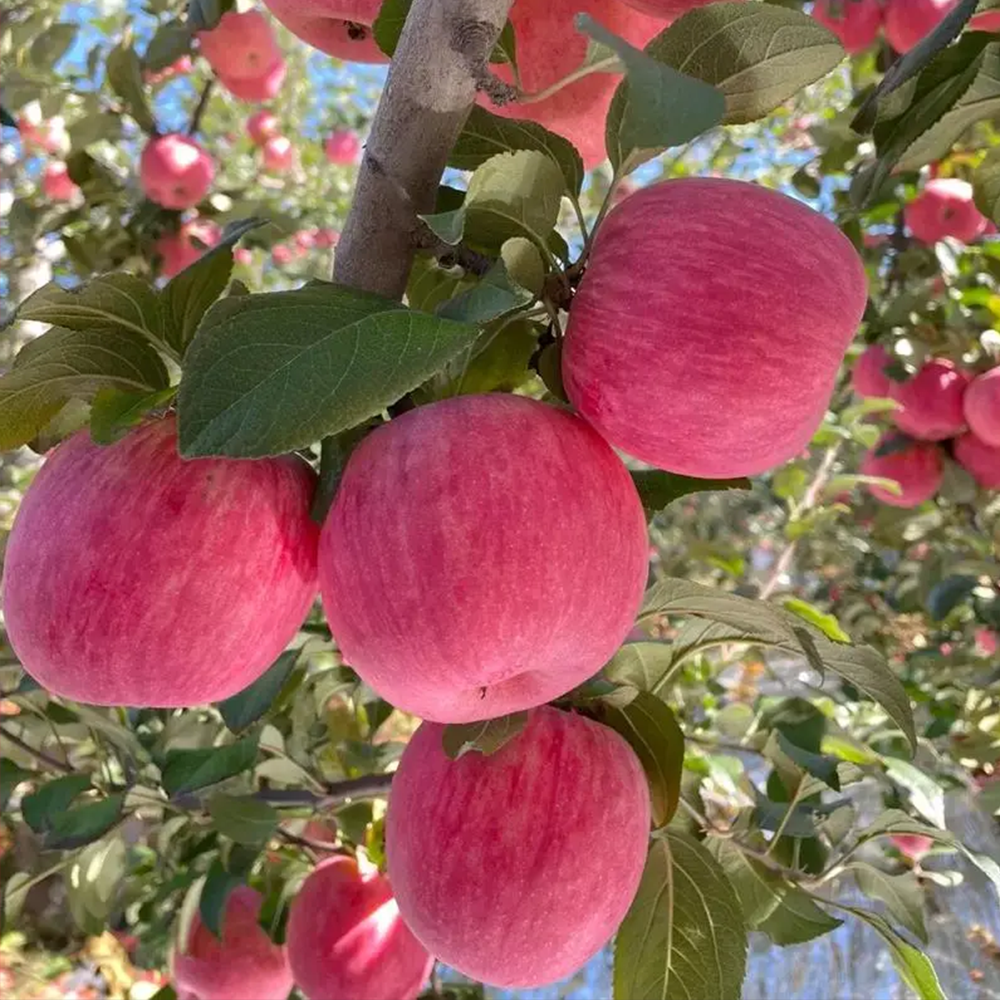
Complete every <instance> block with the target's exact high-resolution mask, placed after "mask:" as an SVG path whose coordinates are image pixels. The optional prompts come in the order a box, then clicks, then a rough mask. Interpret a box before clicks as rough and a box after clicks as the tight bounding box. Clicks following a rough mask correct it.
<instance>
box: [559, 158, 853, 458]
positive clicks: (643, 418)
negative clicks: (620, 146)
mask: <svg viewBox="0 0 1000 1000" xmlns="http://www.w3.org/2000/svg"><path fill="white" fill-rule="evenodd" d="M804 289H808V290H809V292H808V294H803V290H804ZM866 295H867V287H866V279H865V272H864V267H863V266H862V264H861V261H860V259H859V257H858V255H857V252H856V251H855V249H854V247H853V246H852V245H851V243H850V241H849V240H848V239H847V237H845V236H844V235H843V233H841V232H840V230H839V229H837V227H836V226H834V224H833V223H832V222H830V220H829V219H827V218H825V217H824V216H822V215H820V214H819V213H818V212H814V211H813V210H812V209H811V208H808V207H807V206H806V205H803V204H802V203H801V202H798V201H795V200H793V199H792V198H789V197H787V196H786V195H783V194H779V193H778V192H776V191H770V190H767V189H766V188H762V187H758V186H757V185H755V184H747V183H744V182H742V181H732V180H715V179H711V178H697V179H695V178H692V179H686V180H676V181H667V182H665V183H661V184H654V185H652V186H651V187H647V188H643V189H642V190H641V191H637V192H636V193H635V194H633V195H631V196H630V197H628V198H626V199H625V200H624V201H623V202H622V203H621V204H620V205H618V206H617V207H616V208H614V209H612V211H611V212H610V213H609V215H608V216H607V218H606V219H605V220H604V222H603V223H602V225H601V227H600V228H599V229H598V231H597V237H596V239H595V242H594V247H593V251H592V253H591V255H590V259H589V263H588V266H587V272H586V274H585V275H584V277H583V280H582V282H581V283H580V286H579V288H578V290H577V292H576V295H575V296H574V298H573V303H572V305H571V306H570V310H569V324H568V327H567V330H566V338H565V341H564V344H563V356H562V375H563V383H564V384H565V386H566V391H567V393H568V394H569V398H570V400H571V401H572V402H573V405H574V406H575V407H576V408H577V410H579V412H580V413H581V414H582V415H583V416H584V417H586V418H587V420H589V421H590V422H591V423H592V424H593V425H594V426H595V427H596V428H597V429H598V430H599V431H600V432H601V433H602V434H603V435H604V436H605V437H606V438H607V439H608V440H609V441H610V442H611V443H612V444H613V445H614V446H615V447H616V448H621V449H622V450H623V451H625V452H627V453H628V454H630V455H633V456H635V457H636V458H639V459H641V460H642V461H644V462H647V463H649V464H650V465H655V466H657V467H658V468H661V469H667V470H669V471H671V472H678V473H683V474H684V475H688V476H700V477H703V478H729V477H733V476H745V475H754V474H755V473H759V472H763V471H765V470H766V469H770V468H773V467H774V466H776V465H780V464H781V463H782V462H785V461H787V460H789V459H790V458H793V457H795V456H796V455H798V454H799V453H800V452H801V451H802V449H803V448H804V447H805V446H806V444H807V443H808V442H809V439H810V438H811V437H812V435H813V433H814V432H815V430H816V428H817V427H818V426H819V424H820V421H821V420H822V419H823V414H824V413H825V412H826V405H827V402H828V400H829V398H830V394H831V392H832V391H833V386H834V382H835V380H836V377H837V372H838V370H839V368H840V363H841V361H842V360H843V357H844V352H845V351H846V350H847V347H848V345H849V344H850V342H851V339H852V337H853V336H854V333H855V331H856V330H857V327H858V322H859V321H860V319H861V315H862V313H863V312H864V308H865V301H866Z"/></svg>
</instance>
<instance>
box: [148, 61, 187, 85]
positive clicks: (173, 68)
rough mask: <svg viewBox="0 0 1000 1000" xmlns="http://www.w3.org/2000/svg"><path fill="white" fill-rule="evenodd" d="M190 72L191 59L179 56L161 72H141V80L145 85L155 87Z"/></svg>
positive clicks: (149, 70)
mask: <svg viewBox="0 0 1000 1000" xmlns="http://www.w3.org/2000/svg"><path fill="white" fill-rule="evenodd" d="M190 72H191V57H190V56H179V57H178V58H177V59H175V60H174V61H173V62H172V63H171V64H170V65H169V66H164V67H163V69H161V70H151V69H147V70H143V73H142V78H143V80H145V82H146V83H149V84H153V85H156V84H158V83H165V82H166V81H167V80H172V79H173V78H174V77H175V76H184V75H185V74H187V73H190Z"/></svg>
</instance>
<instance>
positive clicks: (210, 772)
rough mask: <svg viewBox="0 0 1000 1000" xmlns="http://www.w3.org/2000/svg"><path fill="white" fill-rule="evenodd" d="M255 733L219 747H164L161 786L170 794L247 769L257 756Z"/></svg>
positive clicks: (193, 788) (217, 780)
mask: <svg viewBox="0 0 1000 1000" xmlns="http://www.w3.org/2000/svg"><path fill="white" fill-rule="evenodd" d="M258 738H259V737H258V734H256V733H254V734H253V735H250V736H244V737H243V738H242V739H239V740H236V741H235V742H233V743H228V744H226V745H225V746H221V747H207V748H204V749H200V750H168V751H167V760H166V763H165V764H164V766H163V778H162V781H163V788H164V790H165V791H166V793H167V795H169V796H170V797H171V798H174V797H175V796H177V795H183V794H184V793H185V792H193V791H196V790H197V789H199V788H205V787H206V786H207V785H214V784H216V783H218V782H220V781H225V780H226V778H231V777H233V775H236V774H240V773H241V772H243V771H248V770H250V768H251V767H253V765H254V762H255V761H256V759H257V740H258Z"/></svg>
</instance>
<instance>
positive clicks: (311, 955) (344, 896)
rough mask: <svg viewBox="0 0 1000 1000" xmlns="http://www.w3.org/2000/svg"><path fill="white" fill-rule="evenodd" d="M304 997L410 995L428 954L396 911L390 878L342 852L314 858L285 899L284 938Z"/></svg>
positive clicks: (426, 968) (352, 999)
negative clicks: (316, 861)
mask: <svg viewBox="0 0 1000 1000" xmlns="http://www.w3.org/2000/svg"><path fill="white" fill-rule="evenodd" d="M285 940H286V942H287V945H288V959H289V962H290V963H291V967H292V973H293V974H294V977H295V982H296V985H297V986H298V987H299V989H301V990H302V992H303V993H304V994H305V995H306V997H308V998H309V1000H357V998H359V997H364V1000H414V998H415V997H416V996H417V995H418V994H419V993H420V990H421V987H422V986H423V984H424V983H425V982H426V981H427V977H428V976H429V975H430V971H431V966H432V965H433V964H434V959H433V957H432V956H431V955H429V954H428V953H427V950H426V949H425V948H424V946H423V945H422V944H421V943H420V942H419V941H418V940H417V939H416V938H415V937H414V936H413V933H412V931H411V930H410V929H409V927H407V926H406V924H405V923H404V922H403V918H402V917H401V916H400V915H399V907H398V906H397V905H396V900H395V899H394V898H393V895H392V888H391V886H390V885H389V880H388V879H387V878H386V877H385V876H384V875H380V874H379V873H378V871H377V870H370V871H368V872H365V873H362V872H361V871H360V870H359V868H358V863H357V862H356V861H355V860H354V859H353V858H350V857H347V856H345V855H342V854H341V855H335V856H333V857H330V858H328V859H327V860H325V861H322V862H320V863H319V864H318V865H317V866H316V868H315V870H314V871H313V872H312V874H311V875H310V876H309V877H308V878H307V879H306V880H305V882H304V883H303V884H302V888H301V889H299V891H298V895H296V897H295V899H294V900H293V902H292V905H291V909H290V911H289V915H288V929H287V932H286V935H285Z"/></svg>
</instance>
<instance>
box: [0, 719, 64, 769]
mask: <svg viewBox="0 0 1000 1000" xmlns="http://www.w3.org/2000/svg"><path fill="white" fill-rule="evenodd" d="M0 733H2V734H3V737H4V739H7V740H10V741H11V743H13V744H14V746H16V747H20V748H21V749H22V750H23V751H24V752H25V753H27V754H30V755H31V756H32V757H34V758H35V760H37V761H38V763H39V764H44V765H45V766H46V767H50V768H52V770H54V771H60V772H61V773H62V774H73V773H74V768H73V767H71V766H70V765H69V764H68V763H66V762H64V761H61V760H56V758H55V757H52V756H50V755H49V754H47V753H46V752H45V751H44V750H36V749H35V748H34V747H33V746H31V744H30V743H25V742H24V740H22V739H21V737H20V736H15V735H14V734H13V733H12V732H11V731H10V730H9V729H8V728H7V727H6V726H0Z"/></svg>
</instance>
